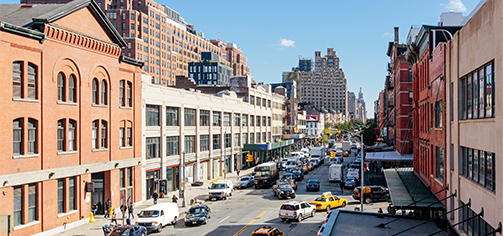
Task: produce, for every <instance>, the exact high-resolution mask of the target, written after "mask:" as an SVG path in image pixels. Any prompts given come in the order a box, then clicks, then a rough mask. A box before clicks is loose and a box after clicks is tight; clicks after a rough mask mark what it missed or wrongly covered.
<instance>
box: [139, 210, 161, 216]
mask: <svg viewBox="0 0 503 236" xmlns="http://www.w3.org/2000/svg"><path fill="white" fill-rule="evenodd" d="M139 216H140V217H158V216H159V211H141V212H140V215H139Z"/></svg>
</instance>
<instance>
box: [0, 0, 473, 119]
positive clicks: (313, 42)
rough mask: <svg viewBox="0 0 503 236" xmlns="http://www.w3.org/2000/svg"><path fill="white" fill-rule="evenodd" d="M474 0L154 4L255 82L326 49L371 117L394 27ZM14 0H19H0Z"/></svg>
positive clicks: (277, 76) (432, 18)
mask: <svg viewBox="0 0 503 236" xmlns="http://www.w3.org/2000/svg"><path fill="white" fill-rule="evenodd" d="M479 1H480V0H422V1H411V0H366V1H363V0H352V1H347V0H313V1H305V0H304V1H298V0H269V1H264V0H254V1H250V0H247V1H244V0H232V1H225V0H224V1H208V0H190V1H182V0H178V1H171V0H157V2H158V3H161V4H164V5H167V6H168V7H170V8H172V9H174V10H175V11H177V12H179V13H180V14H181V16H182V17H183V18H184V19H185V21H186V22H187V23H191V24H193V25H194V27H195V29H196V30H197V31H201V32H204V34H205V37H206V38H209V39H217V38H220V39H221V40H222V41H224V42H233V43H236V44H237V45H238V46H239V47H240V48H241V49H242V50H243V52H244V55H245V56H246V57H247V60H248V63H247V64H248V66H249V67H250V71H251V75H252V76H253V77H254V80H255V81H257V82H265V83H275V82H281V75H282V72H284V71H290V70H291V69H292V67H295V66H297V64H298V58H299V57H300V56H302V57H308V58H314V51H321V52H322V55H325V54H326V50H327V48H334V49H335V51H336V52H337V55H338V56H339V58H340V60H341V64H340V66H341V68H342V69H343V70H344V73H345V75H346V78H347V80H348V90H349V91H353V92H355V93H357V92H358V91H359V89H360V87H361V88H362V90H363V93H364V99H365V102H366V104H367V116H368V117H369V118H373V110H374V109H373V108H374V107H373V106H374V105H373V104H374V100H376V99H377V96H378V93H379V91H381V90H382V89H383V88H384V78H385V76H386V64H387V62H388V61H389V58H388V57H387V56H386V49H387V47H388V42H390V41H392V40H393V27H395V26H397V27H400V42H405V39H406V37H407V34H408V32H409V29H410V27H411V26H412V25H422V24H429V25H436V24H437V23H438V22H439V21H440V14H441V13H442V12H448V11H449V10H454V11H455V12H463V15H464V16H466V15H468V14H469V13H470V12H471V11H472V10H473V8H474V7H475V6H476V5H477V4H478V3H479ZM0 3H4V4H5V3H19V0H17V1H15V0H0Z"/></svg>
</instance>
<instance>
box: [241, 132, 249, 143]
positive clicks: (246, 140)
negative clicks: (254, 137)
mask: <svg viewBox="0 0 503 236" xmlns="http://www.w3.org/2000/svg"><path fill="white" fill-rule="evenodd" d="M242 136H243V146H244V145H245V144H248V134H247V133H244V134H243V135H242Z"/></svg>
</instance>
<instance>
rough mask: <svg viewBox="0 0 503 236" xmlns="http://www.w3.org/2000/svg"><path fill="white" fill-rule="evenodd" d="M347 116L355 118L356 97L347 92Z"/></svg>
mask: <svg viewBox="0 0 503 236" xmlns="http://www.w3.org/2000/svg"><path fill="white" fill-rule="evenodd" d="M348 115H349V117H350V118H356V95H355V93H353V92H349V91H348Z"/></svg>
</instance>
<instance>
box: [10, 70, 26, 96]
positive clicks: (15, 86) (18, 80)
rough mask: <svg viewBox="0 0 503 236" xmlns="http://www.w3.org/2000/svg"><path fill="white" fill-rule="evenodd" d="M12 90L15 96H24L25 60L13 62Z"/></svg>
mask: <svg viewBox="0 0 503 236" xmlns="http://www.w3.org/2000/svg"><path fill="white" fill-rule="evenodd" d="M12 92H13V97H14V98H23V97H24V96H23V95H24V94H23V62H22V61H16V62H14V63H12Z"/></svg>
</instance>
